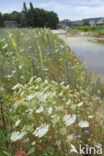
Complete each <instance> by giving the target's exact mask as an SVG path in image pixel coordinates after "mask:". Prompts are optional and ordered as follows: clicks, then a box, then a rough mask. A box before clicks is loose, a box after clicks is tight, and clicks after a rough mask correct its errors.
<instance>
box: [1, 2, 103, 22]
mask: <svg viewBox="0 0 104 156" xmlns="http://www.w3.org/2000/svg"><path fill="white" fill-rule="evenodd" d="M24 1H25V2H26V4H27V6H29V2H30V1H31V2H32V3H33V5H34V7H36V8H43V9H45V10H48V11H51V10H52V11H55V12H56V13H57V14H58V17H59V19H60V20H63V19H70V20H73V21H74V20H79V19H83V18H91V17H104V0H0V12H2V13H6V12H9V13H10V12H12V11H14V10H15V11H21V10H22V6H23V2H24Z"/></svg>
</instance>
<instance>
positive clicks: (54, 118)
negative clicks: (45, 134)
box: [51, 115, 60, 125]
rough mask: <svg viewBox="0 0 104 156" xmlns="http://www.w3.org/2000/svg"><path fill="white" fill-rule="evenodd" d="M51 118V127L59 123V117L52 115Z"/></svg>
mask: <svg viewBox="0 0 104 156" xmlns="http://www.w3.org/2000/svg"><path fill="white" fill-rule="evenodd" d="M51 118H52V123H53V125H54V124H56V123H57V122H59V121H60V116H57V115H52V116H51Z"/></svg>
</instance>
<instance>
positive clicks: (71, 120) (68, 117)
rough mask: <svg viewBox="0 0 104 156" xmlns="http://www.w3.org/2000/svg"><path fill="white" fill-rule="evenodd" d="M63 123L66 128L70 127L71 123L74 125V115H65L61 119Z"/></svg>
mask: <svg viewBox="0 0 104 156" xmlns="http://www.w3.org/2000/svg"><path fill="white" fill-rule="evenodd" d="M63 121H64V122H65V124H66V126H70V125H72V124H73V123H75V121H76V115H75V114H73V115H72V116H71V115H65V116H64V118H63Z"/></svg>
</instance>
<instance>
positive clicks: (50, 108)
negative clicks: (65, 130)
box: [48, 107, 53, 115]
mask: <svg viewBox="0 0 104 156" xmlns="http://www.w3.org/2000/svg"><path fill="white" fill-rule="evenodd" d="M52 111H53V109H52V107H49V108H48V115H51V114H52Z"/></svg>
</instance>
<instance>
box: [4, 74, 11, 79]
mask: <svg viewBox="0 0 104 156" xmlns="http://www.w3.org/2000/svg"><path fill="white" fill-rule="evenodd" d="M5 77H6V78H8V79H10V78H12V77H13V74H11V75H6V76H5Z"/></svg>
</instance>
